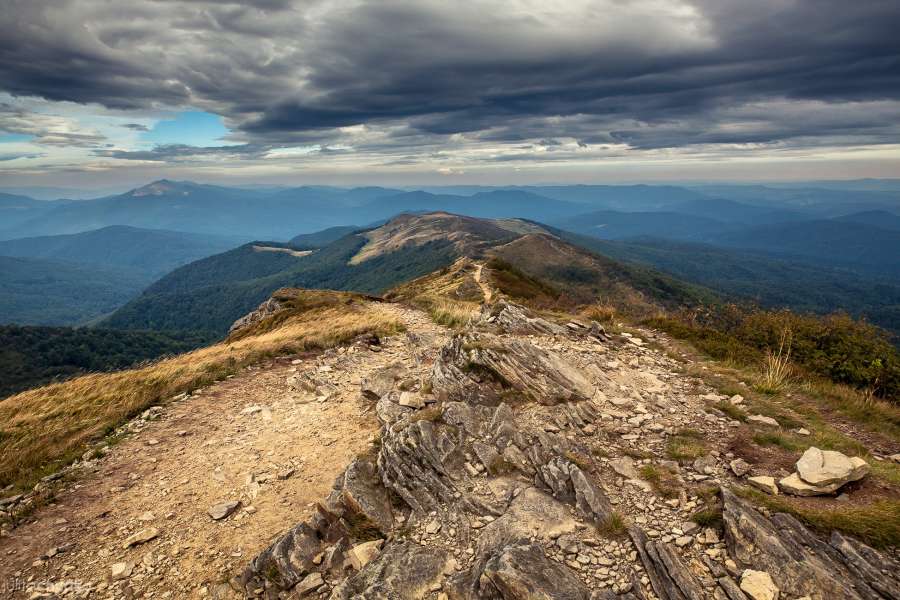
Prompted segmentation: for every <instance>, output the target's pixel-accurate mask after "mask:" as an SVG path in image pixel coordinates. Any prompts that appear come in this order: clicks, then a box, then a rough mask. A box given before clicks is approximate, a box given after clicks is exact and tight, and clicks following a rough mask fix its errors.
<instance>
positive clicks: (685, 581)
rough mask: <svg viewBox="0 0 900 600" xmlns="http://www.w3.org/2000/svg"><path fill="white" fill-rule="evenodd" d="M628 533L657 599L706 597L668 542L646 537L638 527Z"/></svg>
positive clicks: (698, 598) (697, 598)
mask: <svg viewBox="0 0 900 600" xmlns="http://www.w3.org/2000/svg"><path fill="white" fill-rule="evenodd" d="M628 533H629V534H630V535H631V539H632V541H633V542H634V545H635V547H636V548H637V551H638V554H639V555H640V557H641V562H643V563H644V568H645V569H646V570H647V576H648V577H649V578H650V583H651V585H652V586H653V591H654V592H656V595H657V596H659V597H660V599H661V600H695V599H696V600H700V599H702V598H706V597H707V596H706V595H705V594H704V592H703V588H702V587H701V586H700V584H699V583H698V582H697V580H696V578H695V577H694V575H693V574H692V573H691V571H690V570H689V569H688V568H687V567H686V566H685V564H684V563H683V562H682V561H681V559H680V558H679V557H678V554H677V552H675V550H674V549H673V548H672V546H670V545H669V544H664V543H660V542H654V541H650V540H649V539H648V538H647V536H646V535H645V534H644V532H643V531H642V530H641V529H640V528H638V527H632V528H631V529H629V532H628Z"/></svg>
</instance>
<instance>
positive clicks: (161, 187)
mask: <svg viewBox="0 0 900 600" xmlns="http://www.w3.org/2000/svg"><path fill="white" fill-rule="evenodd" d="M191 187H192V186H191V184H190V183H189V182H186V181H171V180H169V179H159V180H157V181H154V182H152V183H148V184H147V185H145V186H142V187H139V188H136V189H133V190H131V191H130V192H129V193H128V195H129V196H132V197H135V198H137V197H140V196H166V195H171V194H181V195H183V196H187V195H189V194H190V193H191V190H190V188H191Z"/></svg>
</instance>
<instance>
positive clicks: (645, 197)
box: [521, 185, 704, 212]
mask: <svg viewBox="0 0 900 600" xmlns="http://www.w3.org/2000/svg"><path fill="white" fill-rule="evenodd" d="M521 189H523V190H526V191H530V192H533V193H535V194H539V195H541V196H546V197H547V198H553V199H554V200H561V201H565V202H575V203H579V204H587V205H589V206H591V207H593V208H594V209H597V210H600V209H603V210H616V211H622V212H633V211H659V210H670V208H669V207H671V206H672V205H674V204H679V203H683V202H688V201H690V200H697V199H700V198H703V197H704V196H703V194H701V193H699V192H696V191H692V190H688V189H685V188H683V187H678V186H671V185H557V186H526V187H523V188H521ZM580 212H587V211H580Z"/></svg>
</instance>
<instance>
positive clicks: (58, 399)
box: [0, 302, 402, 489]
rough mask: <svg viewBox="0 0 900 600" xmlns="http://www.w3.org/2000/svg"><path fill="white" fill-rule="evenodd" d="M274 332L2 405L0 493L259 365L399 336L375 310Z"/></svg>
mask: <svg viewBox="0 0 900 600" xmlns="http://www.w3.org/2000/svg"><path fill="white" fill-rule="evenodd" d="M279 319H280V320H279V324H278V327H277V328H273V329H268V326H267V327H266V328H263V329H262V331H263V332H262V333H260V334H259V335H246V334H244V335H243V336H242V337H241V338H240V339H237V340H233V341H226V342H222V343H219V344H214V345H212V346H209V347H207V348H202V349H200V350H195V351H193V352H189V353H187V354H182V355H179V356H175V357H172V358H168V359H164V360H161V361H159V362H156V363H153V364H150V365H145V366H141V367H137V368H133V369H126V370H124V371H118V372H114V373H95V374H90V375H85V376H82V377H77V378H74V379H71V380H68V381H65V382H62V383H57V384H52V385H47V386H44V387H40V388H36V389H33V390H28V391H26V392H22V393H20V394H17V395H15V396H10V397H9V398H6V399H4V400H2V401H0V487H6V486H7V485H10V484H13V485H14V486H15V487H17V488H19V489H24V488H28V487H31V486H32V485H33V484H34V483H35V481H37V480H38V479H39V478H40V477H41V476H43V475H46V474H49V473H52V472H55V471H58V470H59V469H60V468H61V467H63V466H64V465H65V464H68V463H69V462H72V461H74V460H75V459H77V458H78V457H80V456H81V454H82V453H83V452H84V450H85V449H86V446H87V445H88V444H89V443H90V442H92V441H94V440H97V439H100V438H102V437H103V435H104V434H106V433H109V432H110V431H112V430H114V429H115V428H116V427H117V426H119V425H121V424H122V423H124V422H125V421H127V420H128V419H130V418H133V417H135V416H136V415H138V414H140V413H141V412H142V411H144V410H145V409H147V408H148V407H150V406H152V405H154V404H162V403H164V402H166V401H167V400H168V399H169V398H171V397H173V396H176V395H178V394H180V393H182V392H190V391H192V390H195V389H197V388H200V387H203V386H206V385H209V384H210V383H213V382H214V381H217V380H220V379H224V378H225V377H227V376H228V375H231V374H233V373H236V372H238V371H239V370H240V369H242V368H243V367H245V366H247V365H249V364H252V363H255V362H258V361H260V360H262V359H265V358H269V357H272V356H277V355H281V354H286V353H296V352H302V351H306V350H311V349H317V348H328V347H332V346H335V345H337V344H339V343H342V342H345V341H347V340H350V339H353V338H354V337H356V336H358V335H362V334H367V333H376V334H379V335H390V334H392V333H397V332H399V331H401V330H402V324H401V323H400V322H399V321H397V320H396V318H395V317H394V315H393V313H391V312H389V311H388V309H387V308H386V307H384V306H383V305H381V304H379V303H373V302H352V303H341V304H336V305H331V304H328V305H325V306H318V307H315V308H313V309H310V310H304V311H302V312H299V314H298V313H296V312H295V313H293V314H292V316H290V317H286V316H280V317H279Z"/></svg>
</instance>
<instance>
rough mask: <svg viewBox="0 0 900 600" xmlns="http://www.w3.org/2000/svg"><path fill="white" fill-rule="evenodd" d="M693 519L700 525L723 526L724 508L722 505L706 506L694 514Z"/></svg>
mask: <svg viewBox="0 0 900 600" xmlns="http://www.w3.org/2000/svg"><path fill="white" fill-rule="evenodd" d="M691 521H693V522H694V523H696V524H697V525H699V526H700V527H714V528H716V529H718V528H719V527H721V526H722V509H721V508H720V507H715V508H704V509H703V510H699V511H697V512H695V513H694V514H692V515H691Z"/></svg>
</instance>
